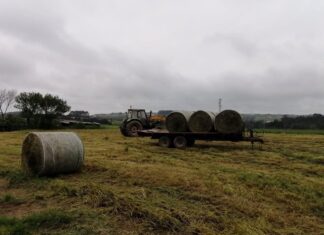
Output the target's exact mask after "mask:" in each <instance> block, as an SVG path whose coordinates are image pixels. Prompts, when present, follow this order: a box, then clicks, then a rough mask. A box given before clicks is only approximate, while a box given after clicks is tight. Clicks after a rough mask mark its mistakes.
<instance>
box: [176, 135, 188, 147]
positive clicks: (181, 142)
mask: <svg viewBox="0 0 324 235" xmlns="http://www.w3.org/2000/svg"><path fill="white" fill-rule="evenodd" d="M173 145H174V147H176V148H180V149H183V148H185V147H186V146H187V139H186V137H184V136H181V135H179V136H177V137H175V138H174V140H173Z"/></svg>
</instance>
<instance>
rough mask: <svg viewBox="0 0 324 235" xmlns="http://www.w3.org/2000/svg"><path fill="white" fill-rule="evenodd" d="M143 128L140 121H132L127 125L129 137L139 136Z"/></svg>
mask: <svg viewBox="0 0 324 235" xmlns="http://www.w3.org/2000/svg"><path fill="white" fill-rule="evenodd" d="M142 129H143V126H142V124H141V123H140V122H139V121H130V122H129V123H127V124H126V133H127V136H130V137H135V136H138V134H137V132H138V131H140V130H142Z"/></svg>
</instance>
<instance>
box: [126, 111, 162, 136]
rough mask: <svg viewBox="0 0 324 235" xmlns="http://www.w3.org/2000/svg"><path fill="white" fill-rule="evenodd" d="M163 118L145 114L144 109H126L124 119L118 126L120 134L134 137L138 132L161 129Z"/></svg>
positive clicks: (150, 113)
mask: <svg viewBox="0 0 324 235" xmlns="http://www.w3.org/2000/svg"><path fill="white" fill-rule="evenodd" d="M164 122H165V116H163V115H152V111H150V112H149V113H146V112H145V109H128V112H127V113H126V118H125V119H124V120H123V121H122V123H121V124H120V132H121V133H122V134H123V135H124V136H129V137H135V136H138V135H137V132H138V131H140V130H147V129H153V128H162V126H163V125H164Z"/></svg>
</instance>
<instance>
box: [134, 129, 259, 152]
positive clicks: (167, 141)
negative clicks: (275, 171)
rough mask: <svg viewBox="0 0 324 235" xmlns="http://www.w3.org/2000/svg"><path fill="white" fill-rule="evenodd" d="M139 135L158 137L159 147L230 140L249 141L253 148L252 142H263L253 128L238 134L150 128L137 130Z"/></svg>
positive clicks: (189, 145)
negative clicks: (170, 130) (198, 141)
mask: <svg viewBox="0 0 324 235" xmlns="http://www.w3.org/2000/svg"><path fill="white" fill-rule="evenodd" d="M138 135H139V136H141V137H151V139H158V140H159V145H160V146H161V147H169V148H170V147H176V148H185V147H191V146H193V145H194V143H195V141H196V140H206V141H232V142H239V141H245V142H250V143H251V146H252V148H253V146H254V143H260V144H263V142H264V141H263V139H262V138H261V137H258V136H255V133H254V131H253V130H249V131H248V132H247V133H246V132H242V133H239V134H221V133H216V132H168V131H167V130H161V129H151V130H142V131H138Z"/></svg>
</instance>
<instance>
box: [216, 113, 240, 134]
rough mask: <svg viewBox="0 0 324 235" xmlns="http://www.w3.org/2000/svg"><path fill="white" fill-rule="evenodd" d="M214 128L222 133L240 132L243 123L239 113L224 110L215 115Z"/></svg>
mask: <svg viewBox="0 0 324 235" xmlns="http://www.w3.org/2000/svg"><path fill="white" fill-rule="evenodd" d="M214 127H215V130H216V132H219V133H222V134H240V133H242V132H243V129H244V123H243V120H242V117H241V115H240V114H239V113H238V112H236V111H234V110H224V111H222V112H220V113H219V114H217V115H216V117H215V125H214Z"/></svg>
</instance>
